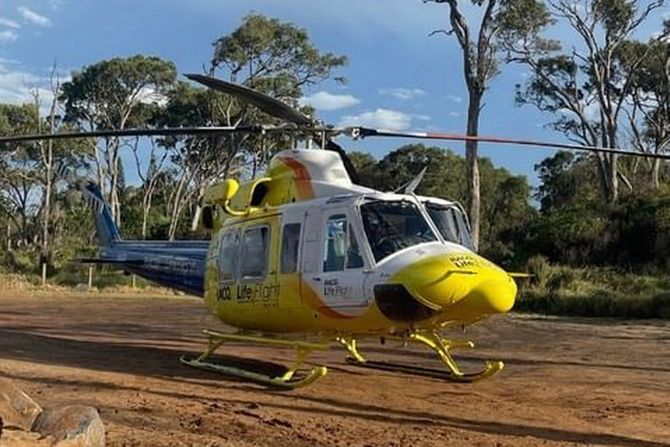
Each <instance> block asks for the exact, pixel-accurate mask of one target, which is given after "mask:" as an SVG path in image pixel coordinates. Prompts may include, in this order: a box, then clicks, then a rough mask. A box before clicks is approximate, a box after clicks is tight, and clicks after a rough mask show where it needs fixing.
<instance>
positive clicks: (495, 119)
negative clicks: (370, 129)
mask: <svg viewBox="0 0 670 447" xmlns="http://www.w3.org/2000/svg"><path fill="white" fill-rule="evenodd" d="M252 11H255V12H260V13H263V14H266V15H268V16H271V17H277V18H280V19H282V20H285V21H290V22H292V23H295V24H297V25H299V26H301V27H304V28H306V29H307V30H308V32H309V34H310V36H311V38H312V40H313V41H314V42H315V44H316V45H317V47H319V48H320V49H322V50H327V51H331V52H334V53H337V54H346V55H347V56H348V57H349V65H348V67H346V68H345V69H343V70H342V71H341V73H340V74H343V75H345V76H346V77H347V78H348V79H349V83H348V84H347V85H345V86H340V85H337V84H335V83H330V82H326V83H323V84H319V85H317V86H315V87H313V88H311V89H310V90H309V91H308V92H306V93H307V96H308V97H309V98H312V100H315V101H317V102H316V103H315V104H316V105H317V106H319V107H318V108H321V109H322V110H319V116H320V117H321V118H323V119H325V120H326V121H327V122H331V123H334V124H351V123H362V124H368V125H375V126H380V127H389V126H395V127H397V128H406V129H413V130H437V129H440V130H445V131H453V132H461V131H463V130H464V128H465V113H464V112H465V108H466V92H465V89H464V85H463V81H462V69H461V63H460V60H461V59H460V52H459V48H458V47H457V44H456V41H455V39H454V38H453V37H446V36H444V35H437V36H433V37H428V34H429V33H430V31H432V30H435V29H438V28H445V27H446V26H447V23H448V9H447V7H446V6H445V5H434V4H423V3H422V2H421V0H384V1H380V0H338V1H332V0H330V1H324V0H284V1H278V0H225V1H223V0H162V1H147V0H145V1H139V0H132V1H131V0H105V1H93V0H0V101H9V102H20V101H23V100H28V99H29V96H28V91H29V87H30V86H34V85H36V84H39V83H41V82H44V78H45V76H46V75H47V74H48V72H49V69H50V67H51V65H52V64H53V63H54V61H56V63H57V65H58V67H59V69H60V71H62V72H63V73H64V74H67V73H69V71H71V70H72V69H76V68H79V67H82V66H84V65H87V64H91V63H94V62H96V61H99V60H102V59H106V58H111V57H115V56H130V55H133V54H137V53H143V54H151V55H156V56H160V57H163V58H166V59H170V60H172V61H174V62H175V64H176V65H177V68H178V70H179V72H181V73H188V72H200V71H201V70H202V68H201V67H202V65H203V64H204V63H206V62H207V61H208V60H209V59H210V58H211V53H212V46H211V43H212V41H214V40H215V39H216V38H217V37H219V36H221V35H224V34H227V33H229V32H230V31H232V30H233V29H235V27H236V26H238V25H239V23H240V22H241V20H242V18H243V17H244V16H245V15H247V14H248V13H250V12H252ZM668 11H669V10H668V8H667V7H666V8H665V10H663V11H660V12H658V13H656V14H655V17H653V18H652V20H651V21H650V23H649V24H648V26H647V27H646V28H645V29H644V30H642V33H643V34H645V33H646V34H647V35H648V34H651V32H653V31H654V30H656V29H658V28H659V26H660V25H659V24H660V20H661V17H662V16H664V15H666V14H668ZM523 76H524V71H523V69H522V68H521V67H519V66H514V65H510V66H504V67H503V71H502V73H501V75H500V76H499V77H498V78H496V80H495V81H494V82H493V83H492V84H491V88H490V90H489V91H488V92H487V94H486V98H485V102H486V106H485V108H484V111H483V115H482V122H481V134H490V135H499V136H511V137H525V138H537V139H548V140H563V137H562V136H561V135H559V134H556V133H554V132H551V131H548V130H546V129H544V128H543V126H542V125H543V123H545V122H546V119H547V117H546V116H542V115H541V114H539V113H538V112H537V111H536V110H534V109H533V108H531V107H523V108H519V107H516V106H515V105H514V102H513V97H514V85H515V84H517V83H520V82H523V79H524V77H523ZM323 108H325V109H330V110H324V109H323ZM408 142H409V140H380V139H376V140H365V141H362V142H351V141H349V142H346V141H345V142H344V143H345V144H346V147H347V148H349V149H359V150H364V151H367V152H370V153H372V154H373V155H375V156H376V157H378V158H379V157H381V156H383V155H384V154H385V153H386V152H388V151H389V150H391V149H393V148H395V147H398V146H400V145H401V144H405V143H408ZM444 147H451V148H452V149H454V150H456V151H457V152H462V147H461V146H460V145H459V144H449V145H446V144H445V145H444ZM480 151H481V155H483V156H488V157H490V158H492V159H493V161H494V163H495V164H497V165H502V166H505V167H506V168H508V169H509V170H510V171H512V172H514V173H516V174H522V175H526V176H528V177H529V178H530V180H531V181H532V182H533V183H536V180H535V175H534V172H533V165H534V164H535V163H537V162H538V161H540V160H541V159H542V158H543V157H545V156H548V155H549V154H551V153H552V152H551V151H549V150H533V149H524V148H513V147H509V146H508V147H497V146H494V145H482V146H481V149H480ZM127 172H130V170H127ZM131 181H132V179H131Z"/></svg>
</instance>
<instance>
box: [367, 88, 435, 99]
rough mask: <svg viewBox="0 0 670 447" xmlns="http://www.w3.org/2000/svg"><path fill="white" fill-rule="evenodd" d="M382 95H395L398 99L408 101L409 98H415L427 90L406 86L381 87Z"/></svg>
mask: <svg viewBox="0 0 670 447" xmlns="http://www.w3.org/2000/svg"><path fill="white" fill-rule="evenodd" d="M379 93H380V94H381V95H387V96H393V97H394V98H396V99H399V100H401V101H407V100H409V99H414V98H417V97H419V96H423V95H425V94H426V92H425V91H423V90H421V89H420V88H405V87H396V88H382V89H379Z"/></svg>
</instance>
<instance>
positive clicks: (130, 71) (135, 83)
mask: <svg viewBox="0 0 670 447" xmlns="http://www.w3.org/2000/svg"><path fill="white" fill-rule="evenodd" d="M175 79H176V69H175V66H174V64H173V63H172V62H169V61H166V60H163V59H160V58H158V57H153V56H143V55H136V56H132V57H128V58H114V59H109V60H104V61H101V62H97V63H95V64H92V65H89V66H86V67H84V68H83V69H82V70H81V71H78V72H74V73H73V74H72V79H71V80H70V81H68V82H66V83H64V84H63V86H62V94H61V100H62V101H63V102H64V103H65V118H66V120H67V121H68V122H71V123H75V124H76V125H78V126H80V127H81V128H83V129H85V130H97V129H115V130H122V129H125V128H128V127H146V125H147V124H148V122H149V121H150V119H151V117H152V112H153V111H154V110H155V109H154V108H153V107H151V103H152V102H155V101H156V98H157V97H158V98H159V97H161V96H162V95H164V94H165V93H166V91H167V90H169V89H170V88H171V87H172V86H173V84H174V82H175ZM121 146H122V144H121V141H120V140H119V139H118V138H106V139H104V140H103V143H102V144H101V145H95V146H94V147H93V151H94V162H95V164H96V170H97V176H98V182H99V183H100V186H101V188H103V190H105V191H107V195H108V200H109V203H110V207H111V209H112V214H113V216H114V219H115V220H116V221H117V223H118V222H120V220H121V219H120V214H121V207H120V201H119V196H120V194H121V191H120V185H121V184H122V183H123V179H122V178H121V167H120V149H121Z"/></svg>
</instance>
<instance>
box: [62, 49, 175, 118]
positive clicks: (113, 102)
mask: <svg viewBox="0 0 670 447" xmlns="http://www.w3.org/2000/svg"><path fill="white" fill-rule="evenodd" d="M176 77H177V71H176V68H175V66H174V64H173V63H172V62H169V61H165V60H163V59H160V58H158V57H154V56H144V55H136V56H132V57H129V58H114V59H109V60H104V61H101V62H98V63H95V64H93V65H89V66H86V67H84V68H83V69H82V70H81V71H78V72H75V73H73V75H72V80H71V81H68V82H66V83H64V84H63V86H62V94H61V96H60V99H61V101H63V102H64V104H65V114H66V119H67V121H70V122H77V121H84V122H86V123H89V124H92V125H94V126H97V127H100V128H107V129H122V128H124V127H132V126H141V125H143V124H144V122H145V121H146V120H147V119H148V118H149V117H150V116H151V114H152V112H153V111H154V109H153V107H151V106H150V105H149V104H148V103H147V102H145V101H143V99H144V96H143V95H147V94H150V93H152V94H161V93H164V92H165V90H166V89H168V88H169V87H170V86H171V85H172V84H173V83H174V82H175V79H176Z"/></svg>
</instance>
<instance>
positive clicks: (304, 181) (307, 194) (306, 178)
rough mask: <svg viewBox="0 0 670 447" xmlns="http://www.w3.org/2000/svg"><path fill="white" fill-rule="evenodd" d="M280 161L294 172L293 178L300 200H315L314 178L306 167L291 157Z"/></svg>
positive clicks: (282, 158)
mask: <svg viewBox="0 0 670 447" xmlns="http://www.w3.org/2000/svg"><path fill="white" fill-rule="evenodd" d="M279 159H280V160H281V161H282V162H283V163H284V164H285V165H286V166H288V167H289V168H291V170H292V171H293V178H294V180H295V186H296V189H297V191H298V196H299V197H298V198H299V199H303V200H304V199H313V198H314V190H313V189H312V178H311V177H310V175H309V171H308V170H307V168H306V167H305V165H303V164H302V163H300V162H299V161H298V160H296V159H294V158H290V157H280V158H279Z"/></svg>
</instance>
